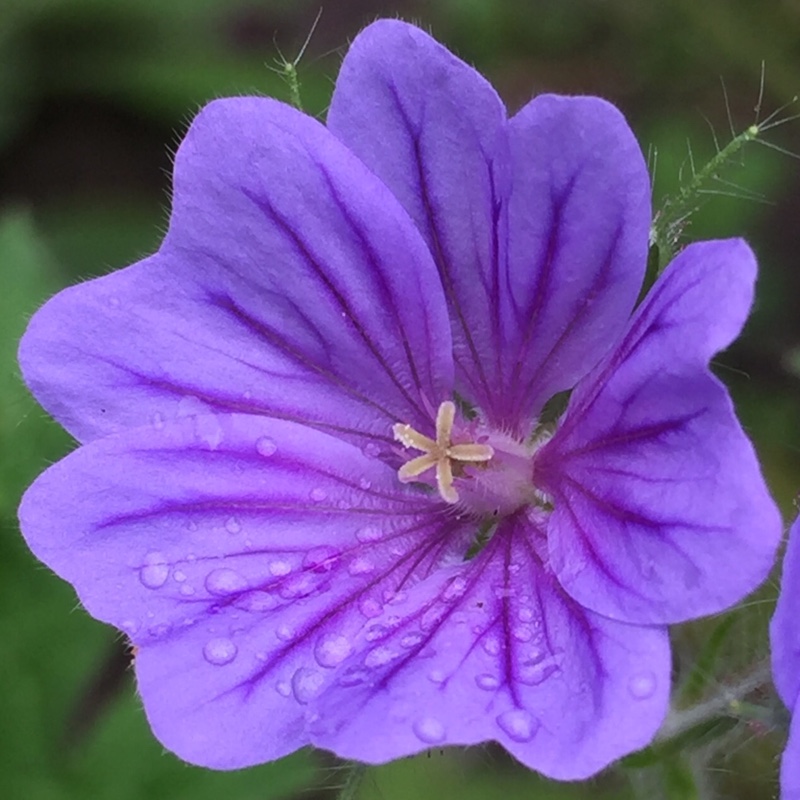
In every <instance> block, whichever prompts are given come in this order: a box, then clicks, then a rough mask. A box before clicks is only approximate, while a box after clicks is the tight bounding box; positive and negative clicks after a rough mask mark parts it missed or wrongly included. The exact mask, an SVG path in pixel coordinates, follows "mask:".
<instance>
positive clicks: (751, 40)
mask: <svg viewBox="0 0 800 800" xmlns="http://www.w3.org/2000/svg"><path fill="white" fill-rule="evenodd" d="M318 11H319V3H318V2H302V1H300V0H296V1H295V2H290V1H289V0H286V1H285V2H281V1H280V0H260V1H259V0H247V1H244V0H3V2H2V4H1V5H0V526H1V527H2V530H1V531H0V797H3V798H6V797H7V798H9V800H17V799H18V798H19V800H44V799H45V798H47V799H48V800H49V799H50V798H52V799H53V800H60V798H81V799H83V798H89V799H91V798H113V799H114V800H125V798H130V799H131V800H134V799H135V798H148V800H151V799H153V800H158V799H159V798H164V800H166V799H167V798H169V799H170V800H171V799H172V798H189V797H191V798H193V800H203V799H204V798H206V797H208V798H214V799H215V800H216V799H217V798H219V797H222V796H226V797H228V796H229V797H232V798H237V800H238V799H239V798H253V799H254V800H255V799H256V798H260V799H261V798H263V799H264V800H266V798H274V797H297V798H324V797H333V796H334V794H335V792H333V791H332V789H331V788H330V787H335V786H336V784H337V782H341V780H343V775H342V773H341V772H340V771H338V769H337V767H336V764H335V763H334V762H333V760H332V759H329V758H327V757H325V756H320V755H319V754H310V753H300V754H297V755H295V756H293V757H291V758H289V759H287V760H284V761H282V762H279V763H277V764H273V765H267V766H265V767H262V768H258V769H254V770H250V771H247V772H242V773H236V774H215V773H210V772H206V771H203V770H199V769H195V768H191V767H187V766H185V765H183V764H181V763H180V762H178V761H177V760H176V759H175V758H173V757H172V756H171V755H169V754H166V753H164V752H163V751H162V748H161V747H160V745H158V744H157V743H156V742H155V741H154V740H153V739H152V737H151V735H150V733H149V730H148V728H147V725H146V722H145V721H144V717H143V714H142V711H141V708H140V704H139V702H138V700H137V699H136V697H135V693H134V690H133V682H132V679H131V675H130V672H129V670H128V669H127V663H128V657H127V655H126V654H125V646H124V643H123V642H122V641H121V640H120V639H119V637H118V636H117V635H116V634H115V632H114V631H112V630H110V629H109V628H107V627H105V626H103V625H101V624H99V623H95V622H93V621H92V620H90V619H89V618H88V616H87V615H86V614H85V613H84V612H83V611H82V610H80V609H79V608H78V607H77V603H76V600H75V597H74V594H73V593H72V591H71V589H70V588H69V587H67V586H65V585H64V584H62V583H61V582H60V581H58V580H57V579H56V578H54V577H53V576H52V575H50V574H48V572H47V571H46V570H45V569H44V568H43V567H41V566H40V565H38V564H37V563H36V562H35V561H34V559H33V558H32V556H30V554H28V552H27V551H26V549H25V547H24V544H23V543H22V541H21V538H20V537H19V533H18V531H17V528H16V519H15V509H16V505H17V502H18V499H19V495H20V494H21V492H22V490H23V489H24V487H25V485H26V484H27V483H28V482H29V481H30V480H31V479H32V478H33V477H34V476H35V475H36V474H37V473H38V472H39V471H41V470H42V469H43V468H44V467H45V466H46V465H47V464H49V463H51V462H52V461H54V460H56V459H57V458H59V457H60V456H61V455H62V454H63V453H64V452H66V451H67V450H68V449H69V448H70V447H72V446H73V444H72V443H71V442H70V441H69V439H68V437H67V436H66V435H65V434H63V433H62V432H61V431H60V430H59V429H58V427H57V426H56V425H55V423H53V422H51V421H49V420H48V419H47V418H46V417H45V415H44V414H43V412H41V410H39V409H38V408H37V407H36V406H35V404H34V403H33V401H32V400H31V399H30V398H29V397H28V395H27V393H26V391H25V389H24V387H23V386H22V384H21V382H20V380H19V377H18V371H17V368H16V365H15V359H14V356H15V349H16V340H17V339H18V337H19V335H20V334H21V332H22V330H23V329H24V326H25V321H26V319H27V317H28V316H29V315H30V313H31V312H32V310H33V309H35V308H36V306H37V305H38V304H39V303H41V302H42V301H43V300H44V299H45V298H46V297H47V296H49V295H50V294H52V293H53V292H54V291H56V290H58V289H59V288H60V287H62V286H65V285H67V284H70V283H74V282H76V281H78V280H82V279H85V278H88V277H91V276H94V275H98V274H102V273H103V272H106V271H108V270H110V269H113V268H116V267H120V266H124V265H125V264H127V263H130V262H131V261H133V260H136V259H137V258H139V257H141V256H143V255H145V254H147V253H148V252H150V251H152V250H153V249H155V248H156V247H157V245H158V241H159V239H160V237H161V235H162V234H163V231H164V228H165V225H166V220H167V214H168V207H169V173H170V163H171V151H172V150H173V149H174V147H175V146H176V144H177V142H178V141H179V140H180V137H181V135H182V132H183V131H184V130H185V128H186V125H187V122H188V120H189V119H190V118H191V116H192V114H193V113H194V112H195V111H196V110H197V109H198V108H199V107H200V106H201V105H202V104H203V103H204V102H206V101H207V100H209V99H211V98H213V97H219V96H224V95H230V94H248V93H257V94H267V95H272V96H277V97H279V98H282V99H287V100H288V98H289V92H288V87H287V85H286V83H285V81H284V80H283V78H282V77H281V76H280V75H279V74H277V73H276V72H275V71H274V70H273V69H271V68H278V67H279V61H278V60H276V59H278V47H279V48H280V50H281V51H282V52H283V54H285V56H286V57H287V58H289V59H291V58H293V57H294V56H295V55H296V54H297V52H298V51H299V49H300V47H301V46H302V44H303V41H304V40H305V38H306V36H307V35H308V33H309V31H310V30H311V27H312V25H313V22H314V19H315V17H316V15H317V12H318ZM377 16H400V17H402V18H404V19H407V20H410V21H417V22H419V23H420V24H422V25H423V26H425V27H428V28H430V29H431V30H432V31H433V33H434V34H435V36H436V37H437V38H438V39H439V40H440V41H442V42H443V43H445V44H446V45H447V46H448V47H450V48H451V49H452V50H454V51H455V52H456V53H457V54H459V55H460V56H461V57H462V58H464V59H465V60H467V61H469V62H471V63H473V64H474V65H475V66H476V67H477V68H478V69H479V70H480V71H482V72H483V73H484V74H485V75H486V76H487V77H488V78H489V79H490V80H491V81H492V82H493V83H494V84H495V86H496V87H497V89H498V91H499V92H500V94H501V96H502V97H503V98H504V99H505V101H506V102H507V104H508V106H509V109H510V110H512V111H513V110H515V109H517V108H519V107H520V106H521V105H522V104H524V103H525V102H526V101H527V100H528V99H530V98H531V97H532V96H533V95H534V94H536V93H538V92H542V91H556V92H564V93H581V94H597V95H601V96H604V97H606V98H608V99H609V100H611V101H613V102H614V103H616V104H617V105H618V106H619V107H620V108H621V109H622V110H623V111H624V113H625V114H626V116H627V117H628V119H629V121H630V123H631V125H632V127H633V129H634V131H635V132H636V134H637V135H638V137H639V140H640V142H641V144H642V148H643V149H644V151H645V152H646V153H648V154H650V159H651V163H653V164H655V165H656V168H655V194H656V198H657V204H658V200H659V198H663V197H665V196H666V195H667V194H669V193H671V192H674V191H675V190H676V189H677V187H678V186H679V185H680V182H681V180H682V179H683V180H686V179H688V177H689V176H690V175H691V170H692V161H694V164H695V165H701V164H703V163H705V162H706V161H707V160H708V159H709V158H710V157H711V156H712V155H713V154H714V152H715V139H714V136H715V135H716V137H717V139H718V141H719V142H720V145H724V144H725V143H726V142H727V141H729V140H730V138H731V129H730V127H729V116H728V109H727V106H729V108H730V118H731V119H732V121H733V125H734V129H735V131H736V132H737V133H739V132H741V131H742V130H744V129H745V128H747V127H748V126H749V125H751V124H752V123H754V122H757V121H758V120H759V119H762V120H763V119H764V118H766V117H767V116H768V115H769V114H770V113H771V112H773V111H775V110H776V109H779V108H780V107H782V106H784V105H786V104H787V103H791V101H792V99H793V98H794V96H795V95H796V94H797V93H798V92H800V1H799V0H762V2H753V0H663V1H662V2H658V1H657V0H653V2H637V0H532V1H531V2H527V3H525V2H519V0H429V1H428V2H423V0H415V1H412V0H408V1H406V2H404V1H403V0H396V2H392V3H389V2H386V3H383V2H369V1H368V0H336V1H335V2H329V3H328V4H326V5H325V6H324V9H323V14H322V17H321V19H320V22H319V25H318V26H317V28H316V30H315V32H314V35H313V37H312V38H311V41H310V44H309V46H308V49H307V51H306V53H305V55H304V58H303V59H302V61H301V62H300V64H299V66H298V71H299V76H300V81H301V85H302V88H301V93H302V98H303V102H304V106H305V107H306V109H307V110H308V111H309V113H313V114H316V115H319V116H321V117H323V116H324V113H325V109H326V106H327V102H328V99H329V97H330V92H331V89H332V85H333V81H334V79H335V76H336V73H337V71H338V66H339V63H340V61H341V57H342V55H343V53H344V52H345V50H346V47H347V43H348V41H349V40H350V39H351V38H352V37H353V36H354V35H355V33H356V32H357V31H358V30H359V29H360V28H361V27H362V26H363V25H365V24H366V23H368V22H369V21H371V20H372V19H374V18H375V17H377ZM762 65H764V67H763V73H762ZM762 74H763V93H762V91H761V84H762ZM722 81H724V86H725V90H726V91H724V90H723V85H722ZM726 95H727V102H726ZM760 95H762V96H761V110H760V116H759V117H757V115H756V110H755V107H756V105H757V104H758V101H759V97H760ZM798 112H800V104H798V103H795V104H793V105H789V106H788V108H786V109H785V110H784V111H782V112H780V114H779V116H778V117H777V119H779V120H781V119H786V118H788V117H790V116H792V115H793V114H795V113H798ZM764 141H765V142H767V143H768V144H770V145H775V146H777V147H781V148H785V149H787V150H789V151H790V152H791V153H793V154H797V153H800V120H798V121H794V122H788V123H787V124H786V125H783V126H780V127H776V128H774V129H773V130H770V131H767V132H766V133H765V134H764ZM656 153H657V158H656V155H655V154H656ZM690 153H691V156H690ZM741 156H742V157H741V159H740V162H741V163H732V164H731V165H729V169H728V170H727V171H726V172H725V174H724V176H721V177H724V179H725V181H726V182H723V181H718V182H714V183H711V184H709V185H708V187H707V188H708V189H709V190H711V192H710V193H709V194H707V195H704V196H703V198H702V200H703V203H702V207H701V208H700V209H699V210H698V211H697V213H696V214H694V215H693V216H692V218H691V221H690V225H689V227H688V229H687V231H686V234H687V236H688V237H689V238H692V239H700V238H717V237H725V236H731V235H742V236H745V237H746V238H747V239H748V240H749V241H750V243H751V244H752V246H753V247H754V248H755V250H756V252H757V254H758V256H759V261H760V264H761V277H760V282H759V293H758V298H757V302H756V308H755V310H754V313H753V315H752V318H751V321H750V323H749V324H748V327H747V329H746V332H745V335H744V336H743V337H742V338H741V339H740V341H739V342H738V343H737V344H736V345H735V346H734V347H733V348H731V350H730V351H728V352H727V353H725V354H723V355H722V356H721V357H720V358H719V361H718V363H717V365H716V366H717V372H718V374H719V375H720V377H722V378H723V379H724V380H725V381H726V382H727V383H728V384H729V386H730V387H731V389H732V391H733V394H734V397H735V400H736V402H737V407H738V409H739V413H740V416H741V418H742V420H743V423H744V425H745V426H746V428H747V429H748V431H749V432H750V433H751V435H752V437H753V439H754V441H755V443H756V447H757V449H758V451H759V453H760V455H761V457H762V460H763V463H764V468H765V471H766V472H767V476H768V479H769V481H770V483H771V485H772V487H773V489H774V491H775V493H776V495H777V497H778V499H779V501H780V502H781V504H782V506H783V508H784V510H785V512H786V515H787V519H788V517H789V516H790V515H792V514H793V513H795V509H794V508H793V499H794V497H795V495H796V493H797V491H798V489H799V488H800V313H798V311H800V304H799V303H798V298H799V297H800V268H798V267H799V266H800V265H799V264H798V253H800V162H799V161H798V160H797V159H796V156H795V155H785V154H781V153H779V152H776V150H775V149H773V148H769V147H765V146H762V145H761V144H759V143H754V144H750V145H748V146H747V147H746V148H744V150H743V151H742V154H741ZM776 591H777V584H776V583H775V582H774V581H773V582H771V583H770V585H768V586H767V587H765V588H764V590H763V591H762V592H761V593H760V594H759V595H758V597H756V598H755V599H752V600H751V601H750V602H748V603H745V604H743V606H742V607H740V608H739V609H736V610H734V611H732V612H730V614H729V615H726V616H725V617H723V618H716V619H713V620H708V621H703V622H701V623H696V624H693V625H688V626H683V627H682V628H681V629H680V630H677V631H675V633H674V641H675V652H676V681H677V682H678V683H679V682H680V681H681V679H682V678H683V677H684V676H685V675H686V674H688V673H689V672H690V671H691V666H692V664H696V662H697V660H698V658H704V657H705V656H704V655H703V654H706V655H707V650H706V649H704V648H705V646H706V644H707V642H708V641H709V639H710V638H713V634H714V633H715V632H717V631H720V630H722V627H721V626H725V627H724V633H725V635H719V636H717V638H718V639H719V642H720V643H719V646H718V648H717V650H715V651H714V652H713V653H712V656H713V658H712V659H711V660H710V661H709V663H708V664H707V666H706V667H705V668H704V669H705V673H706V674H705V678H706V680H705V681H704V682H703V683H702V684H701V685H699V686H696V687H695V689H694V690H693V691H694V696H693V697H691V698H690V699H691V700H693V701H699V700H702V699H703V698H704V697H708V696H713V695H714V694H715V693H719V692H721V691H723V690H724V688H725V687H726V686H727V685H730V684H732V683H734V682H735V681H736V679H737V677H738V676H740V675H742V674H743V673H744V672H745V671H746V670H747V669H748V668H749V667H751V666H752V665H753V664H755V663H757V662H758V661H759V660H763V658H764V657H765V655H766V646H767V644H766V623H767V620H768V618H769V614H770V613H771V601H772V600H774V597H775V594H776ZM704 663H705V662H704ZM683 699H684V700H685V699H686V696H685V695H684V696H683ZM751 699H752V700H753V703H754V707H755V709H756V712H759V710H760V712H759V713H753V715H752V717H751V718H750V721H749V722H742V721H738V722H736V721H732V722H731V723H730V724H729V723H720V724H719V725H716V726H712V728H710V729H709V730H708V731H705V732H704V734H703V736H700V735H699V734H698V735H697V736H694V737H693V738H690V739H689V740H687V741H686V742H683V743H682V746H681V747H677V748H673V749H672V750H670V752H668V753H666V754H660V755H658V756H655V755H654V756H653V757H652V758H647V759H644V760H642V759H640V760H639V761H636V762H632V763H627V764H623V765H621V766H618V767H616V768H615V769H613V770H611V771H609V772H608V773H607V774H606V775H604V776H601V777H600V778H598V779H596V780H594V781H591V782H589V783H587V784H577V785H565V786H559V785H555V784H550V783H548V782H546V781H544V780H541V779H539V778H537V776H535V775H533V774H531V773H529V772H527V771H525V770H523V769H522V768H520V767H518V766H517V765H515V764H514V763H513V762H512V761H511V760H510V759H509V758H507V757H506V756H504V754H503V753H502V752H501V751H499V750H498V749H496V748H494V747H492V746H487V747H482V748H473V749H470V750H466V751H446V752H444V753H443V754H442V753H440V752H439V751H434V752H432V753H431V754H429V755H427V756H420V757H417V758H414V759H408V760H405V761H402V762H398V763H395V764H392V765H387V766H386V767H382V768H379V769H375V770H372V771H371V772H370V773H369V775H368V777H367V779H366V781H365V783H364V785H363V787H362V791H361V794H360V795H359V796H360V797H362V798H385V800H393V799H394V798H397V800H402V799H403V798H411V797H414V798H422V799H423V800H424V798H428V797H430V798H450V797H459V798H463V800H471V799H472V798H476V799H477V798H489V797H508V798H509V800H512V799H513V798H518V797H519V798H523V797H525V798H537V800H538V799H539V798H541V799H542V800H549V799H550V798H584V797H609V798H617V797H619V798H627V797H648V798H658V797H681V798H682V797H685V798H692V797H701V798H703V800H706V798H734V799H736V798H743V799H744V798H769V797H772V796H774V795H775V793H776V791H777V783H776V780H777V779H776V774H777V772H776V757H777V754H778V752H779V751H780V748H781V747H782V736H783V734H782V732H781V730H780V725H779V724H778V723H779V722H780V711H779V707H778V706H777V703H776V701H775V699H774V697H773V696H772V693H771V690H770V688H769V687H766V688H765V689H764V691H763V692H761V693H757V695H756V696H755V697H754V698H751ZM682 781H683V783H681V782H682ZM692 782H693V783H694V785H695V787H699V789H696V788H695V789H692V788H691V784H692ZM682 786H683V787H685V788H681V787H682ZM325 787H328V788H325ZM694 791H697V792H699V793H697V794H692V792H694ZM681 792H683V793H681Z"/></svg>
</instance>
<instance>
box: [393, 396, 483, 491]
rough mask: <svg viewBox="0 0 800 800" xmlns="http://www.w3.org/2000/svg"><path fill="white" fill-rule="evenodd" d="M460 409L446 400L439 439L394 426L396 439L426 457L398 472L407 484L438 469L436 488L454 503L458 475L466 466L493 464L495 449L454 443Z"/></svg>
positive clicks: (441, 410)
mask: <svg viewBox="0 0 800 800" xmlns="http://www.w3.org/2000/svg"><path fill="white" fill-rule="evenodd" d="M455 418H456V407H455V404H454V403H453V402H451V401H450V400H446V401H445V402H444V403H442V404H441V405H440V406H439V410H438V411H437V413H436V439H431V438H430V437H428V436H425V435H424V434H421V433H420V432H419V431H417V430H415V429H414V428H412V427H411V425H406V424H403V423H397V424H396V425H394V426H393V427H392V431H393V432H394V438H395V439H396V440H397V441H398V442H400V444H402V445H403V446H404V447H408V448H411V449H412V450H419V451H420V452H421V453H422V455H419V456H416V457H415V458H412V459H411V460H410V461H407V462H406V463H405V464H403V466H402V467H400V469H399V470H398V471H397V474H398V476H399V478H400V480H401V481H402V482H403V483H409V482H410V481H413V480H414V479H415V478H416V477H418V476H420V475H422V474H423V473H425V472H427V471H428V470H431V469H435V470H436V487H437V489H438V490H439V494H440V495H441V497H442V499H443V500H444V501H445V502H447V503H450V504H455V503H457V502H458V499H459V497H458V491H457V490H456V488H455V486H454V485H453V478H454V475H455V474H457V473H458V471H459V470H460V469H461V466H462V465H464V464H480V463H485V462H487V461H490V460H491V459H492V457H493V456H494V448H493V447H492V446H491V445H488V444H481V443H479V442H459V443H458V444H453V438H452V437H453V423H454V422H455Z"/></svg>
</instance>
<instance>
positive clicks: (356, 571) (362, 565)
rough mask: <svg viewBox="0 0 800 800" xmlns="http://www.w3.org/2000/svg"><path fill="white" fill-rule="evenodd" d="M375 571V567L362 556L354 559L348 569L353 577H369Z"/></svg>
mask: <svg viewBox="0 0 800 800" xmlns="http://www.w3.org/2000/svg"><path fill="white" fill-rule="evenodd" d="M374 570H375V565H374V564H373V563H372V562H371V561H370V560H369V559H368V558H362V557H361V556H359V557H357V558H354V559H353V560H352V561H351V562H350V566H349V567H348V568H347V571H348V572H349V573H350V574H351V575H369V574H370V572H374Z"/></svg>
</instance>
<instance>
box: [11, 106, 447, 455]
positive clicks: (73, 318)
mask: <svg viewBox="0 0 800 800" xmlns="http://www.w3.org/2000/svg"><path fill="white" fill-rule="evenodd" d="M174 185H175V197H174V204H173V212H172V218H171V221H170V228H169V232H168V234H167V237H166V239H165V241H164V243H163V245H162V247H161V249H160V251H159V253H158V254H156V255H155V256H153V257H151V258H149V259H146V260H145V261H143V262H140V263H139V264H136V265H134V266H132V267H129V268H128V269H125V270H121V271H119V272H116V273H114V274H112V275H109V276H107V277H105V278H102V279H100V280H97V281H92V282H89V283H85V284H82V285H79V286H76V287H72V288H71V289H67V290H65V291H64V292H62V293H60V294H59V295H57V296H56V297H55V298H53V299H52V300H50V302H48V303H47V304H46V305H45V306H44V308H42V309H41V310H40V311H39V312H38V313H37V314H36V315H35V316H34V318H33V320H32V321H31V324H30V327H29V328H28V331H27V333H26V335H25V337H24V339H23V341H22V344H21V348H20V363H21V366H22V369H23V374H24V376H25V380H26V382H27V383H28V385H29V386H30V387H31V389H32V390H33V392H34V394H36V396H37V399H38V400H39V401H40V402H41V403H42V405H43V406H44V407H45V408H46V409H47V410H48V411H49V412H50V413H51V414H53V416H55V417H56V418H57V419H58V420H59V421H60V422H61V423H62V424H63V425H64V426H65V427H66V428H67V429H68V430H70V432H71V433H73V434H74V435H75V436H76V437H77V438H78V439H80V440H82V441H87V440H90V439H92V438H94V437H96V436H101V435H104V434H106V433H108V432H111V431H115V430H119V429H122V428H125V427H134V426H137V425H142V424H148V423H150V422H153V423H154V424H159V423H160V422H161V421H163V420H164V419H171V418H173V417H175V416H181V415H185V414H186V413H187V411H188V413H196V412H197V411H203V410H225V411H240V412H245V413H266V414H271V415H278V416H283V417H288V418H292V419H297V420H300V421H311V422H314V423H318V424H320V425H323V426H326V427H327V428H328V429H330V430H339V431H340V432H341V433H342V434H343V435H349V436H356V437H357V436H369V435H372V436H382V437H383V438H384V439H386V443H387V444H389V445H390V444H391V435H390V428H391V425H392V424H393V423H394V422H407V423H410V424H416V425H425V424H428V423H429V422H430V419H431V412H430V408H431V406H433V407H434V408H435V406H436V405H437V404H438V402H440V401H441V398H442V397H447V396H450V393H451V390H452V371H453V367H452V359H451V348H450V330H449V323H448V319H447V314H446V307H445V302H444V295H443V291H442V287H441V285H440V282H439V278H438V275H437V273H436V269H435V266H434V264H433V262H432V260H431V257H430V254H429V253H428V251H427V248H426V247H425V244H424V243H423V241H422V239H421V237H420V236H419V234H418V232H417V231H416V229H415V227H414V225H413V223H412V222H411V221H410V220H409V219H408V217H407V215H406V213H405V212H404V211H403V210H402V209H401V208H400V206H399V204H398V203H397V201H396V200H395V199H394V198H393V197H392V196H391V194H390V193H389V191H388V190H387V189H386V188H385V186H383V184H382V183H381V182H380V181H379V180H378V179H377V178H376V177H375V176H374V175H372V174H371V173H370V172H369V171H368V170H367V169H366V168H365V167H364V166H363V164H361V163H360V162H359V161H358V160H357V159H356V158H355V157H354V156H353V155H352V154H351V153H349V152H348V151H347V150H346V149H345V148H344V147H343V146H342V145H341V144H340V143H339V142H338V141H337V140H336V139H335V137H333V136H332V135H331V134H330V133H328V131H327V130H326V129H325V128H324V126H322V125H321V124H320V123H318V122H317V121H316V120H314V119H312V118H311V117H308V116H306V115H304V114H301V113H300V112H298V111H295V110H294V109H291V108H289V107H288V106H285V105H283V104H281V103H278V102H276V101H273V100H269V99H264V98H237V99H230V100H220V101H216V102H214V103H211V104H210V105H209V106H207V107H206V108H205V109H204V110H203V111H201V112H200V114H199V115H198V116H197V118H196V119H195V121H194V122H193V124H192V126H191V128H190V129H189V132H188V133H187V135H186V138H185V139H184V141H183V143H182V145H181V146H180V148H179V150H178V153H177V156H176V160H175V176H174ZM376 209H377V210H378V211H377V212H376ZM310 297H313V298H314V302H309V298H310ZM187 398H190V399H189V405H190V408H188V409H187V408H186V399H187ZM182 401H183V408H182V407H181V403H182Z"/></svg>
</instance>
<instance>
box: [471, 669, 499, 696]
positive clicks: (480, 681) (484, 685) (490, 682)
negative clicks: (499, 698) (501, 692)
mask: <svg viewBox="0 0 800 800" xmlns="http://www.w3.org/2000/svg"><path fill="white" fill-rule="evenodd" d="M475 683H476V684H477V685H478V688H479V689H485V690H486V691H487V692H491V691H494V690H495V689H496V688H497V687H498V686H499V685H500V681H499V680H498V679H497V678H496V677H495V676H494V675H490V674H489V673H488V672H484V673H483V674H481V675H476V676H475Z"/></svg>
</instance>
